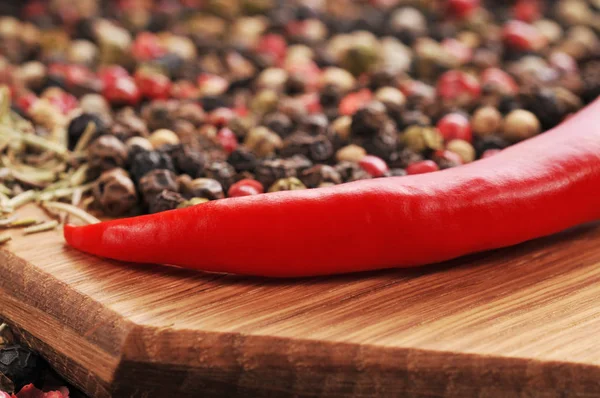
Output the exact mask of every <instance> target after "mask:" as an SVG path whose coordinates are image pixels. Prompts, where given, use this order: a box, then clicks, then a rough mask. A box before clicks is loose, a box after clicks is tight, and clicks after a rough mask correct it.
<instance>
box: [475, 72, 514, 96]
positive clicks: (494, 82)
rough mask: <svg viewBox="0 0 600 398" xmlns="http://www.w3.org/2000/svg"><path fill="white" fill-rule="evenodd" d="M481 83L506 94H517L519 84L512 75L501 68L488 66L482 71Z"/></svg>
mask: <svg viewBox="0 0 600 398" xmlns="http://www.w3.org/2000/svg"><path fill="white" fill-rule="evenodd" d="M481 85H482V86H484V87H485V86H487V87H495V88H497V89H498V91H500V92H502V93H505V94H517V93H518V92H519V86H518V85H517V82H516V81H515V79H513V78H512V76H511V75H509V74H508V73H506V72H505V71H503V70H502V69H499V68H487V69H486V70H484V71H483V72H482V73H481Z"/></svg>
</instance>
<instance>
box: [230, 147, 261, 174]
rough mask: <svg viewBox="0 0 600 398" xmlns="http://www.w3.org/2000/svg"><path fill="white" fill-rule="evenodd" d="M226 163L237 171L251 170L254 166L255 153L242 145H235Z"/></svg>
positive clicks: (255, 161)
mask: <svg viewBox="0 0 600 398" xmlns="http://www.w3.org/2000/svg"><path fill="white" fill-rule="evenodd" d="M227 163H229V164H230V165H232V166H233V168H234V169H235V170H236V171H237V172H243V171H253V170H254V168H255V167H256V164H257V160H256V155H254V154H253V153H252V152H251V151H249V150H248V149H246V148H244V147H241V146H240V147H237V148H236V149H235V150H233V152H231V154H229V157H228V158H227Z"/></svg>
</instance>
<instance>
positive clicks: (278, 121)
mask: <svg viewBox="0 0 600 398" xmlns="http://www.w3.org/2000/svg"><path fill="white" fill-rule="evenodd" d="M262 125H263V126H265V127H267V128H268V129H270V130H272V131H274V132H275V133H277V135H279V136H280V137H284V138H285V137H287V136H288V135H289V134H290V133H291V131H292V128H293V123H292V119H290V118H289V116H288V115H286V114H285V113H281V112H274V113H269V114H267V115H265V117H264V118H263V120H262Z"/></svg>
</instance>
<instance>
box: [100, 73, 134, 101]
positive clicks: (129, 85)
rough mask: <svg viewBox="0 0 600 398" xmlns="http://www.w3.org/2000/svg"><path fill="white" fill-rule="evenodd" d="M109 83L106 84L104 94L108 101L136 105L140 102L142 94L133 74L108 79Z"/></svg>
mask: <svg viewBox="0 0 600 398" xmlns="http://www.w3.org/2000/svg"><path fill="white" fill-rule="evenodd" d="M106 81H109V82H110V83H109V84H106V85H105V86H104V90H102V95H103V96H104V98H106V100H107V101H108V102H110V103H111V104H116V105H136V104H137V103H138V102H140V100H141V98H142V94H141V92H140V90H139V88H138V86H137V85H136V84H135V80H134V79H133V78H132V77H131V76H124V77H117V78H116V79H115V80H112V81H111V80H110V79H107V80H106Z"/></svg>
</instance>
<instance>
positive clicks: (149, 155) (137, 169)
mask: <svg viewBox="0 0 600 398" xmlns="http://www.w3.org/2000/svg"><path fill="white" fill-rule="evenodd" d="M155 169H168V170H171V171H175V167H174V166H173V161H172V160H171V158H170V157H169V155H167V154H166V153H164V152H158V151H143V152H140V153H138V154H137V155H135V156H134V158H133V160H132V162H131V167H130V172H131V176H132V177H133V180H134V181H139V180H140V179H141V178H142V177H143V176H144V175H145V174H146V173H148V172H150V171H152V170H155Z"/></svg>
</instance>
